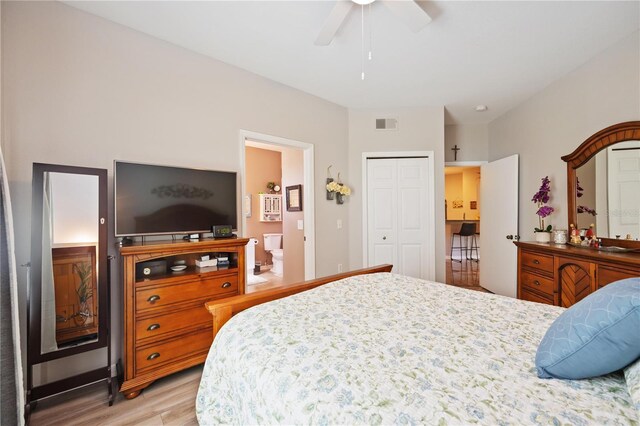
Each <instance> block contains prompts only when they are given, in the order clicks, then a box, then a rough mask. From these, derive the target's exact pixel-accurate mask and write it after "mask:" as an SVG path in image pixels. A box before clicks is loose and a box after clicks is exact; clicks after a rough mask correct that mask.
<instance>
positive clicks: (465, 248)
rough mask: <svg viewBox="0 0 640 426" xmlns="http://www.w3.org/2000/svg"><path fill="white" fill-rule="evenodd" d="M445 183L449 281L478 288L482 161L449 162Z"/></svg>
mask: <svg viewBox="0 0 640 426" xmlns="http://www.w3.org/2000/svg"><path fill="white" fill-rule="evenodd" d="M444 182H445V184H444V185H445V200H444V204H445V224H444V225H445V227H444V228H445V250H446V252H445V258H446V262H447V265H446V266H447V268H446V275H445V282H446V283H447V284H452V285H455V286H459V287H468V288H476V287H479V285H480V284H479V282H480V245H479V240H480V182H481V171H480V164H459V163H447V164H445V169H444Z"/></svg>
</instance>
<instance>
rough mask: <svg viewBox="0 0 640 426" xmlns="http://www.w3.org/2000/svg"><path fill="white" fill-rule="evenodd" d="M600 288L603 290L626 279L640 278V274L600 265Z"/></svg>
mask: <svg viewBox="0 0 640 426" xmlns="http://www.w3.org/2000/svg"><path fill="white" fill-rule="evenodd" d="M597 275H598V288H602V287H604V286H605V285H607V284H611V283H612V282H615V281H618V280H624V279H626V278H637V277H640V273H638V272H633V271H625V270H624V269H620V268H615V267H612V266H603V265H598V274H597Z"/></svg>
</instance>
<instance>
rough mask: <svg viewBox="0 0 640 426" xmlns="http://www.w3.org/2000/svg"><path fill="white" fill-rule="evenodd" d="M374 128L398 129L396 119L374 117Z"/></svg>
mask: <svg viewBox="0 0 640 426" xmlns="http://www.w3.org/2000/svg"><path fill="white" fill-rule="evenodd" d="M376 130H398V119H397V118H376Z"/></svg>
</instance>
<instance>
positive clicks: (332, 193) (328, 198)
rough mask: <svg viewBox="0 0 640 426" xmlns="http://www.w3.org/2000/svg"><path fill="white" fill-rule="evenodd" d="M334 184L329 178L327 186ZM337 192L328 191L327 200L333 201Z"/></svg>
mask: <svg viewBox="0 0 640 426" xmlns="http://www.w3.org/2000/svg"><path fill="white" fill-rule="evenodd" d="M331 182H333V178H327V185H329V184H330V183H331ZM334 194H335V192H333V191H327V200H333V198H334Z"/></svg>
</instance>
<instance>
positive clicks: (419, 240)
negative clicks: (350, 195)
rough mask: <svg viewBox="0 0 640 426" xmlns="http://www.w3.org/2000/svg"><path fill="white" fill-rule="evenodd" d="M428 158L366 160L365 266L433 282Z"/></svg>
mask: <svg viewBox="0 0 640 426" xmlns="http://www.w3.org/2000/svg"><path fill="white" fill-rule="evenodd" d="M428 179H429V163H428V160H427V158H371V159H368V160H367V211H366V215H367V245H368V247H367V261H368V264H369V266H371V265H379V264H382V263H390V264H393V272H396V273H399V274H402V275H408V276H412V277H416V278H427V277H428V276H429V272H430V271H429V263H428V258H429V256H432V255H433V253H429V249H428V244H427V243H428V236H429V235H428V232H429V230H428V223H429V219H430V218H431V215H433V212H432V211H428V203H427V200H428V191H429V189H428V188H429V185H428V183H429V181H428Z"/></svg>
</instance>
